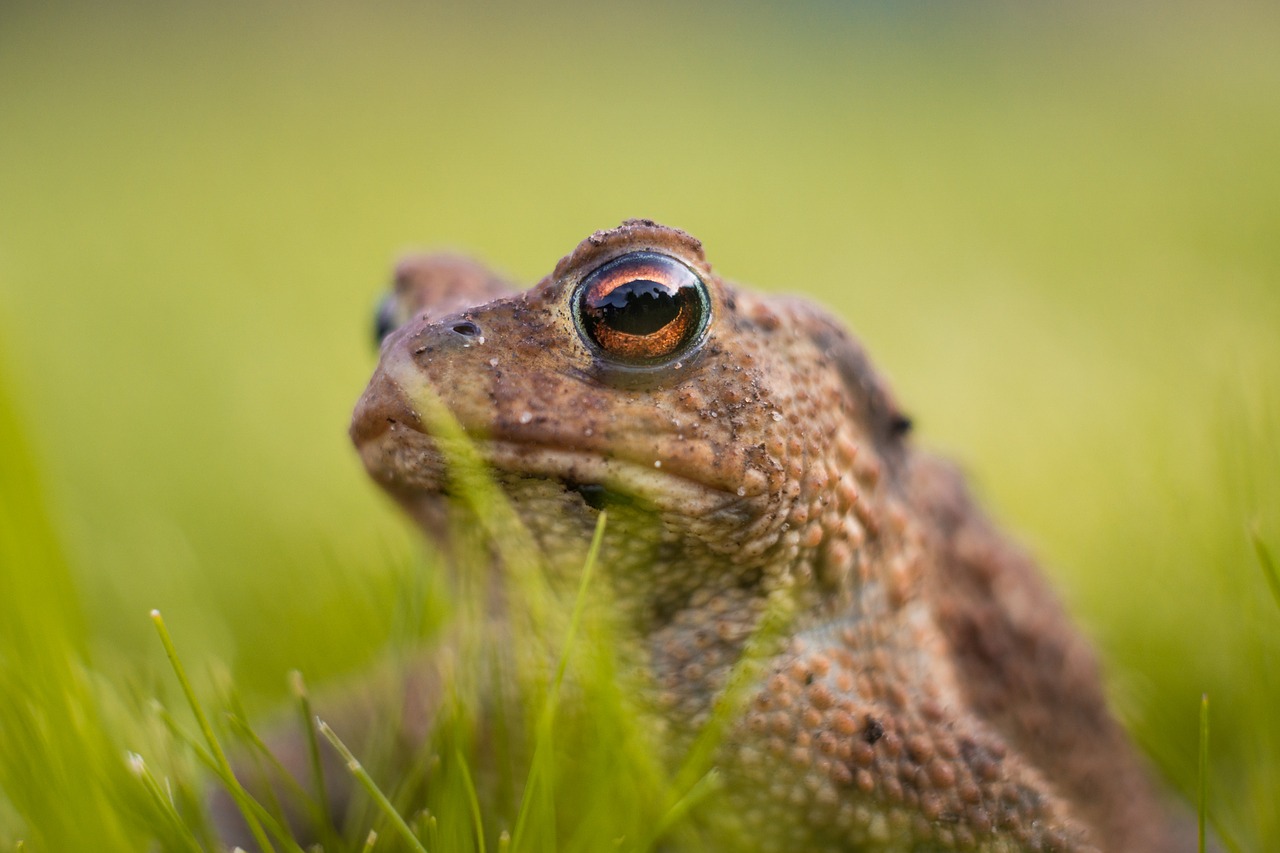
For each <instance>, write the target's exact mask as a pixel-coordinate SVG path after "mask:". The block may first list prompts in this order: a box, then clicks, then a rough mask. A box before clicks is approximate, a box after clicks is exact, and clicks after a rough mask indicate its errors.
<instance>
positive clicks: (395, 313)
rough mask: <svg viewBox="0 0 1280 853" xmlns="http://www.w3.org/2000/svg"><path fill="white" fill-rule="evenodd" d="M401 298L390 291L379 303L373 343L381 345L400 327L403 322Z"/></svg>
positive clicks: (374, 322) (375, 317) (376, 345)
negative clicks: (397, 297)
mask: <svg viewBox="0 0 1280 853" xmlns="http://www.w3.org/2000/svg"><path fill="white" fill-rule="evenodd" d="M400 313H401V312H400V300H398V299H396V295H395V294H394V293H388V294H387V295H386V296H384V297H383V298H382V301H380V302H379V303H378V310H377V311H376V312H374V315H373V345H374V346H375V347H378V346H381V344H382V342H383V341H384V340H386V337H387V335H389V334H391V333H392V332H394V331H395V330H396V329H397V328H399V326H400V323H401V322H403V321H402V320H401V318H400Z"/></svg>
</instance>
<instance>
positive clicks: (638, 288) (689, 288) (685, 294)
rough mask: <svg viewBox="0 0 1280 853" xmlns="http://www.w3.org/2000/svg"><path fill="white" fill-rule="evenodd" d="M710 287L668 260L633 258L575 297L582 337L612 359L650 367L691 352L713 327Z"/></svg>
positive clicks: (599, 274) (605, 270)
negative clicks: (708, 291)
mask: <svg viewBox="0 0 1280 853" xmlns="http://www.w3.org/2000/svg"><path fill="white" fill-rule="evenodd" d="M710 313H711V311H710V298H709V297H708V295H707V287H706V285H705V284H703V283H702V279H700V278H699V277H698V275H697V273H695V272H694V271H693V270H691V269H689V268H688V267H687V266H685V265H684V264H682V263H680V262H679V261H677V260H676V259H675V258H672V257H670V256H668V255H662V254H659V253H657V252H632V253H631V254H629V255H623V256H622V257H620V258H615V259H614V260H612V261H609V262H608V263H607V264H605V265H604V266H602V267H600V268H599V269H596V270H594V271H592V272H591V274H590V275H588V276H587V277H586V278H584V279H583V280H582V283H581V284H579V285H578V291H577V294H576V296H575V297H574V316H575V319H576V321H577V323H578V327H579V328H580V329H581V331H582V333H583V334H584V335H585V336H586V337H587V339H588V340H590V341H591V342H592V343H593V344H595V346H596V348H597V349H598V350H599V351H600V353H601V354H602V355H603V356H605V357H606V358H608V359H610V360H613V361H618V362H622V363H625V364H633V365H645V364H654V363H657V362H662V361H667V360H670V359H673V358H676V357H678V356H679V355H681V354H682V353H684V352H686V351H687V350H689V349H690V348H691V347H692V346H693V345H694V344H695V343H697V341H698V339H699V338H700V337H701V335H702V332H703V330H705V329H706V327H707V319H708V316H709V315H710Z"/></svg>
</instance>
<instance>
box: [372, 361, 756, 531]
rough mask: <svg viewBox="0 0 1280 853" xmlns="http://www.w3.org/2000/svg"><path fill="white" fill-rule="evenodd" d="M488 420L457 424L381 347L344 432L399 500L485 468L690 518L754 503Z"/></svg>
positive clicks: (652, 466)
mask: <svg viewBox="0 0 1280 853" xmlns="http://www.w3.org/2000/svg"><path fill="white" fill-rule="evenodd" d="M489 426H490V425H488V424H473V423H466V422H459V420H458V418H457V417H456V416H455V414H454V412H453V411H452V410H451V408H450V406H449V405H448V403H447V401H446V400H445V399H443V398H442V397H441V394H440V393H439V392H438V391H437V390H436V389H435V388H434V387H433V386H432V384H431V382H430V381H429V380H428V379H427V378H426V377H424V376H423V374H422V373H421V372H419V371H418V370H417V369H416V368H415V367H414V365H413V364H412V363H410V362H408V360H407V359H403V358H401V357H398V356H397V355H396V354H395V353H388V355H387V357H385V358H384V359H383V363H382V365H381V366H380V367H379V369H378V372H377V373H376V374H375V375H374V377H373V379H372V380H371V381H370V383H369V387H368V388H366V389H365V392H364V395H363V396H362V397H361V398H360V402H359V403H358V404H357V406H356V410H355V414H354V416H353V418H352V423H351V437H352V440H353V441H354V442H355V444H356V447H357V449H358V450H359V452H360V457H361V459H362V460H363V462H364V465H365V468H366V469H368V471H369V474H370V475H371V476H372V477H373V478H374V479H375V480H376V481H377V482H378V483H379V484H381V485H382V486H383V487H384V488H386V489H387V490H388V491H389V492H391V493H392V494H393V495H395V496H396V497H397V498H399V499H400V500H402V501H405V502H411V501H412V502H414V503H419V502H420V500H421V499H422V498H424V497H426V496H429V495H437V496H441V495H445V494H449V493H450V492H451V491H455V490H454V489H452V488H451V485H450V483H451V478H450V476H449V474H450V472H455V473H459V472H474V473H482V472H484V471H488V470H491V471H493V472H494V473H495V474H496V475H497V477H498V478H499V479H500V480H501V479H507V478H510V477H518V478H519V477H524V478H537V479H545V480H552V481H556V482H558V483H561V484H563V485H564V486H565V487H566V488H571V489H576V488H580V487H582V486H585V485H599V486H602V487H604V488H606V489H608V490H610V491H613V492H617V493H620V494H624V495H626V496H628V497H629V498H633V499H637V500H639V501H641V502H642V503H643V504H645V505H647V506H649V507H650V508H652V509H654V510H657V511H659V512H669V513H678V514H680V515H683V516H687V517H690V518H699V517H702V518H723V517H724V516H725V514H726V513H728V514H730V515H732V514H734V513H735V512H740V513H741V512H746V511H747V507H748V505H749V504H752V503H755V502H756V501H753V500H751V499H744V497H743V496H741V495H739V494H738V493H737V492H731V491H727V490H725V489H720V488H717V487H715V486H711V485H708V484H706V483H704V482H701V481H699V480H697V479H694V478H691V477H687V476H683V475H680V474H675V473H672V472H671V471H670V470H669V469H668V470H664V468H663V467H662V465H661V462H660V461H659V462H657V463H649V464H645V463H642V462H636V461H632V460H629V459H624V458H619V457H618V456H615V455H612V454H609V453H599V452H594V451H583V450H579V449H576V448H571V447H560V446H555V445H554V444H552V443H549V442H546V441H521V440H518V439H512V438H502V439H497V440H495V439H492V438H488V437H487V436H488V434H489V433H490V432H491V430H490V429H489ZM760 497H762V496H760ZM758 499H759V498H757V500H758Z"/></svg>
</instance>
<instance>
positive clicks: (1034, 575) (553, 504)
mask: <svg viewBox="0 0 1280 853" xmlns="http://www.w3.org/2000/svg"><path fill="white" fill-rule="evenodd" d="M637 251H649V252H656V253H660V254H664V255H668V256H670V257H672V258H675V259H677V260H679V261H680V262H681V263H683V264H685V265H686V266H687V267H689V268H690V269H692V270H693V271H694V272H696V273H697V275H698V276H699V277H701V279H702V280H703V282H704V283H705V285H706V288H707V293H708V297H709V300H708V301H709V310H710V319H709V323H708V325H707V329H706V332H705V336H704V337H703V338H702V339H701V340H700V341H699V342H698V343H697V344H696V346H694V347H692V348H691V349H690V350H689V351H688V352H687V353H682V354H680V356H679V357H678V358H676V359H674V360H669V361H668V362H667V363H665V364H659V365H656V366H653V365H651V366H647V367H638V368H637V367H632V368H623V367H619V366H618V365H616V364H613V363H611V361H610V359H609V358H608V357H607V354H602V353H601V352H600V350H599V348H598V347H594V346H593V345H592V344H591V342H590V341H589V340H587V338H586V337H585V336H584V334H583V332H582V329H581V326H580V325H578V324H577V323H576V322H575V316H574V298H575V294H576V292H577V288H578V287H579V285H580V284H581V282H582V281H583V279H584V278H585V277H587V276H588V275H589V274H590V273H591V272H592V271H593V270H596V269H598V268H599V267H600V266H601V265H602V264H605V263H607V262H609V261H611V260H613V259H616V258H620V257H622V256H624V255H627V254H628V253H632V252H637ZM397 293H398V296H397V306H398V308H397V310H398V311H399V312H400V318H401V319H403V321H404V322H403V325H401V326H400V327H399V328H398V329H397V330H396V331H394V332H392V333H391V334H390V336H389V337H388V338H387V340H386V341H385V342H384V344H383V348H382V354H381V363H380V365H379V367H378V370H377V372H376V373H375V375H374V377H373V379H372V381H371V382H370V385H369V387H368V389H367V390H366V392H365V394H364V396H363V398H362V399H361V401H360V403H359V405H358V407H357V409H356V412H355V415H354V418H353V422H352V428H351V432H352V437H353V439H354V441H355V443H356V445H357V447H358V448H359V451H360V454H361V456H362V458H363V460H364V462H365V464H366V466H367V468H368V470H369V472H370V473H371V475H372V476H373V477H374V478H375V479H376V480H377V481H378V482H379V483H381V484H382V485H383V486H384V487H385V488H386V489H387V490H388V491H389V492H390V493H391V494H392V495H394V496H396V497H397V498H398V499H399V500H400V501H401V502H402V503H403V504H404V506H405V507H406V508H407V509H408V510H409V511H410V512H411V513H412V514H414V515H415V516H416V517H417V518H418V519H419V520H420V521H421V522H422V523H423V525H424V526H425V527H426V528H427V529H428V531H429V532H433V533H435V534H436V535H440V534H441V533H442V530H443V527H442V525H441V524H440V520H441V518H442V513H444V512H445V509H444V507H445V506H446V504H447V498H446V496H445V493H446V492H447V489H448V486H447V479H448V478H447V472H446V471H445V465H444V462H443V460H442V458H441V455H440V453H439V452H438V451H437V450H436V448H435V445H434V444H433V442H432V440H431V439H430V438H429V437H428V436H427V435H426V429H425V427H424V426H423V417H422V414H421V406H420V401H421V400H422V399H423V393H424V389H426V390H429V391H430V392H432V393H434V394H435V395H438V397H439V398H440V399H442V400H443V401H444V402H445V403H446V404H447V406H448V407H449V409H451V410H452V412H453V413H454V415H455V416H456V417H457V419H458V420H459V422H460V423H461V424H462V426H463V427H464V429H465V430H466V431H467V433H468V434H469V435H470V436H471V437H472V438H474V439H475V440H476V442H477V446H478V448H479V450H480V451H481V453H482V454H483V456H484V457H485V459H486V460H487V461H488V463H489V464H490V465H492V466H493V468H494V471H495V474H496V477H497V480H498V482H499V483H500V484H501V485H502V486H503V487H504V489H505V490H506V491H507V493H508V494H509V496H510V497H511V499H512V501H513V504H514V506H515V507H516V509H517V511H518V512H519V514H520V515H521V517H522V518H523V520H524V521H525V523H526V525H527V526H528V527H529V528H530V529H531V530H532V531H533V532H534V534H535V535H536V536H537V537H538V538H539V540H540V542H541V544H542V545H543V546H544V548H546V549H547V550H548V551H551V552H555V551H557V550H567V551H569V552H571V553H575V554H580V553H581V551H582V548H583V546H584V544H585V542H586V541H587V540H589V538H590V535H591V531H592V530H593V528H594V526H595V519H596V517H597V514H598V512H599V511H600V508H601V506H604V505H610V515H611V523H610V526H609V528H608V533H607V535H606V540H605V543H604V548H603V551H602V562H601V565H602V566H603V567H604V570H605V571H606V572H607V573H608V576H609V580H610V582H611V583H612V586H613V588H614V590H615V593H616V601H617V602H618V603H619V607H620V608H621V609H622V610H623V613H624V618H625V620H626V622H627V624H628V625H629V626H630V628H631V630H632V631H633V632H634V636H635V637H637V638H638V641H639V643H640V645H641V646H643V648H644V649H645V651H646V658H647V665H648V667H649V669H650V677H649V682H650V683H651V684H652V685H653V700H654V703H655V704H656V706H657V707H659V708H660V709H661V712H662V713H663V714H664V715H665V716H666V717H667V718H668V719H669V720H670V722H671V723H672V730H673V731H674V732H677V733H679V732H686V733H691V732H694V731H696V730H697V729H698V727H699V726H700V725H701V724H702V723H704V722H705V721H706V719H707V718H708V715H709V712H710V709H711V707H712V702H713V700H714V698H715V697H716V696H717V694H718V693H719V692H720V691H721V690H722V689H723V687H724V685H725V682H726V680H727V677H728V675H729V672H730V670H731V668H732V667H733V666H734V664H735V663H736V662H737V661H738V660H739V659H740V657H741V655H742V653H743V649H744V646H745V644H746V642H747V640H748V638H749V637H751V636H752V633H753V632H754V631H755V630H756V629H757V628H758V627H759V625H760V622H761V620H762V619H764V618H765V614H766V613H776V612H778V608H781V610H783V611H785V613H786V614H787V617H788V618H787V619H786V622H785V624H786V628H785V630H784V632H783V636H782V637H780V638H778V639H777V640H776V642H775V645H774V647H773V648H772V649H771V651H770V652H769V657H768V659H767V661H766V662H765V665H764V666H763V668H762V670H761V672H762V675H761V677H760V680H759V683H758V684H757V685H755V686H754V687H752V688H751V690H750V693H749V698H748V699H747V701H746V703H745V707H744V710H743V712H742V713H741V715H740V716H739V718H738V719H737V720H736V721H734V722H733V723H732V725H731V726H730V728H729V731H728V732H727V733H726V735H725V737H724V741H723V743H722V745H721V747H720V751H719V752H718V754H717V762H718V764H719V765H720V767H721V769H722V772H723V776H724V778H725V779H726V781H727V783H728V784H727V786H726V792H725V797H726V798H727V799H728V802H727V803H724V804H723V806H724V807H722V808H719V809H718V810H717V812H716V813H717V814H718V815H719V818H718V820H720V822H721V823H722V824H723V826H722V829H723V830H724V831H725V832H726V833H728V834H729V835H730V837H733V838H736V839H738V840H739V841H740V842H742V843H745V844H747V845H748V846H752V847H758V848H760V849H764V850H792V849H806V850H952V849H958V850H970V849H978V850H1062V851H1067V850H1071V851H1092V850H1120V851H1144V850H1149V851H1156V850H1170V849H1176V848H1177V847H1178V846H1179V844H1180V843H1181V842H1182V841H1183V840H1184V839H1183V838H1177V837H1175V833H1174V832H1173V831H1172V830H1171V829H1170V828H1169V826H1170V824H1169V822H1168V820H1167V817H1166V814H1165V812H1164V809H1163V808H1162V806H1161V804H1160V802H1159V801H1158V796H1157V795H1156V793H1155V792H1154V790H1153V786H1152V784H1151V782H1150V780H1149V779H1148V778H1147V774H1146V772H1145V770H1144V768H1143V767H1142V764H1141V761H1140V760H1139V759H1138V757H1137V756H1136V754H1135V752H1134V750H1133V749H1132V747H1131V746H1130V744H1129V743H1128V740H1127V738H1126V736H1125V734H1124V732H1123V731H1122V730H1121V728H1120V727H1119V725H1118V724H1117V723H1116V721H1115V720H1114V718H1113V717H1112V716H1111V715H1110V713H1109V712H1108V711H1107V708H1106V703H1105V699H1104V697H1103V694H1102V690H1101V686H1100V678H1099V674H1098V667H1097V664H1096V662H1095V659H1094V656H1093V653H1092V651H1091V650H1090V649H1089V647H1088V645H1087V643H1086V642H1085V641H1084V640H1083V639H1082V637H1081V636H1080V635H1079V634H1078V633H1077V632H1076V631H1075V630H1074V629H1073V628H1072V626H1071V625H1070V623H1069V621H1068V620H1067V618H1066V616H1065V615H1064V613H1063V611H1062V609H1061V607H1060V606H1059V604H1058V603H1057V601H1056V600H1055V598H1054V596H1053V595H1052V593H1051V592H1050V591H1049V589H1048V588H1047V586H1046V585H1045V583H1044V582H1043V581H1042V580H1041V578H1040V576H1039V573H1038V572H1037V570H1036V568H1035V566H1034V564H1033V563H1032V562H1031V561H1030V560H1029V559H1028V558H1026V557H1025V556H1024V555H1023V554H1022V553H1021V552H1019V551H1018V550H1016V549H1015V548H1013V547H1012V546H1010V545H1009V544H1008V543H1007V542H1006V541H1005V540H1004V539H1003V538H1002V537H1001V536H1000V535H999V534H998V533H997V532H996V531H995V530H994V529H993V528H992V527H991V525H990V524H989V523H988V522H987V521H986V520H985V519H984V518H983V516H982V515H981V514H980V512H979V511H978V510H977V509H976V508H975V507H974V505H973V503H972V502H971V500H970V498H969V496H968V494H967V493H966V491H965V489H964V486H963V484H962V482H961V480H960V478H959V477H958V475H957V474H956V473H955V472H954V471H953V470H952V469H951V468H950V467H949V466H948V465H946V464H945V463H942V462H940V461H938V460H935V459H934V458H932V457H929V456H927V455H925V454H923V453H921V452H920V451H918V450H915V449H914V448H912V447H911V446H910V444H909V441H908V439H907V436H906V432H907V426H908V423H907V422H906V420H905V419H904V418H903V417H902V416H901V415H900V414H899V412H898V409H897V406H896V404H895V402H894V400H893V398H892V396H891V395H890V393H889V392H888V390H887V389H886V387H885V385H884V383H883V382H882V380H881V379H880V377H879V376H878V375H877V374H876V373H875V372H874V371H873V369H872V368H871V366H870V364H869V362H868V361H867V358H866V356H865V354H864V353H863V351H862V349H861V347H860V346H859V345H858V343H857V342H856V341H854V340H853V339H852V338H851V337H850V336H849V334H848V333H847V332H846V331H845V330H844V329H843V328H842V327H841V326H840V325H839V324H838V323H837V322H836V321H834V320H832V319H831V318H830V317H829V316H827V315H826V314H825V313H824V312H822V311H821V310H819V309H817V308H815V307H813V306H811V305H809V304H807V303H804V302H801V301H797V300H790V299H777V298H765V297H762V296H758V295H755V294H752V293H750V292H749V291H746V290H743V289H740V288H738V287H736V286H734V285H732V284H730V283H728V282H725V281H722V280H721V279H720V278H719V277H718V276H716V275H715V273H714V272H713V271H712V269H711V267H710V266H709V265H708V264H707V262H706V260H705V258H704V256H703V252H702V247H701V245H700V244H699V242H698V241H697V240H695V239H693V238H692V237H690V236H689V235H687V234H685V233H683V232H681V231H677V230H674V229H671V228H666V227H663V226H661V225H657V224H655V223H653V222H649V221H645V220H632V221H628V222H625V223H623V224H622V225H621V226H619V227H618V228H615V229H612V230H609V231H602V232H598V233H596V234H593V235H592V236H590V237H589V238H587V239H586V240H585V241H584V242H583V243H582V244H581V245H579V246H578V247H577V249H575V250H574V251H573V252H572V253H571V254H570V255H569V256H567V257H565V258H564V259H562V260H561V261H560V263H559V264H558V265H557V266H556V268H555V270H554V271H553V272H552V273H551V274H550V275H549V276H547V277H546V278H545V279H543V280H542V281H541V282H539V283H538V284H536V285H535V286H534V287H533V288H532V289H530V290H527V291H524V292H515V290H514V289H511V288H509V287H508V286H506V285H504V284H503V283H502V282H501V281H500V280H499V279H497V278H496V277H495V276H493V275H492V274H491V273H488V272H487V271H485V270H484V269H483V268H481V267H479V266H477V265H474V264H471V263H469V262H465V261H460V260H458V259H456V258H435V257H421V258H414V259H410V260H408V261H406V262H404V263H403V264H402V265H401V266H400V267H399V268H398V272H397ZM610 502H612V504H610ZM615 510H617V511H616V514H615ZM615 515H616V521H615V520H614V519H615ZM1178 835H1182V834H1181V833H1178Z"/></svg>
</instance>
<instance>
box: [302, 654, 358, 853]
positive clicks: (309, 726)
mask: <svg viewBox="0 0 1280 853" xmlns="http://www.w3.org/2000/svg"><path fill="white" fill-rule="evenodd" d="M289 690H290V692H292V693H293V695H294V698H295V699H297V700H298V716H299V722H300V723H301V725H302V730H303V732H305V733H306V737H307V759H308V760H309V761H310V762H311V778H312V779H313V780H314V783H315V802H316V808H317V812H318V815H317V817H318V823H319V825H320V826H321V827H322V833H323V834H324V836H325V839H324V841H325V843H324V846H325V847H326V848H334V849H336V847H337V841H338V840H337V838H336V837H334V836H335V828H336V827H337V824H336V823H335V822H334V820H333V814H332V812H331V811H330V809H329V797H328V796H327V794H326V793H325V784H324V762H323V761H321V760H320V738H319V736H318V735H317V733H316V722H315V721H316V716H315V714H314V713H313V712H312V710H311V694H310V693H308V692H307V683H306V682H305V681H304V680H303V678H302V673H301V672H299V671H298V670H296V669H295V670H293V671H292V672H290V673H289ZM374 840H375V841H376V840H377V836H376V835H375V836H374ZM370 844H372V842H370Z"/></svg>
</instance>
